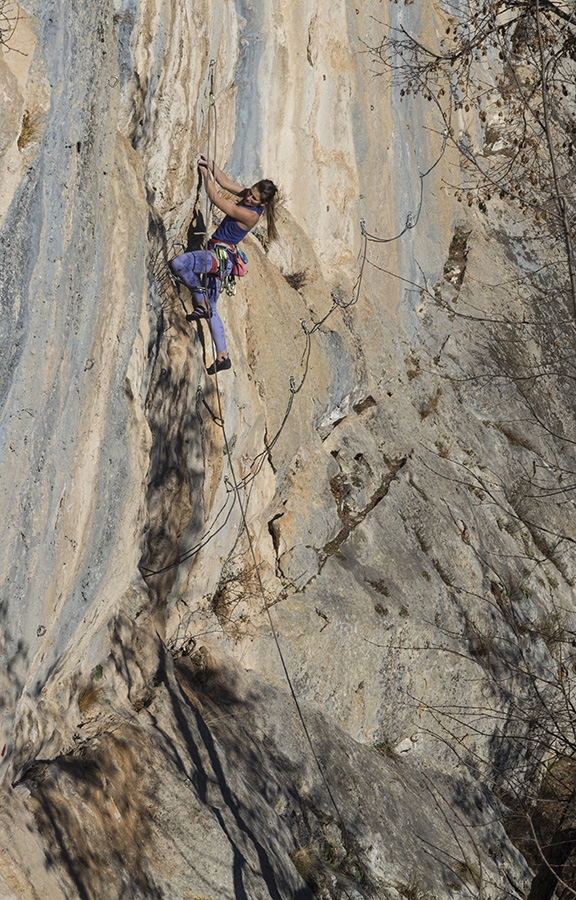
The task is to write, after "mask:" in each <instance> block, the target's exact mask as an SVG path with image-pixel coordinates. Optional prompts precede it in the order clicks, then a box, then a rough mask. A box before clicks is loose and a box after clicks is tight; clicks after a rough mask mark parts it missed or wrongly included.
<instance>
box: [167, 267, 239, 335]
mask: <svg viewBox="0 0 576 900" xmlns="http://www.w3.org/2000/svg"><path fill="white" fill-rule="evenodd" d="M170 268H171V269H172V271H173V272H174V273H175V274H176V275H177V276H178V278H180V280H181V281H183V282H184V284H185V285H186V287H187V288H189V290H190V292H191V294H192V298H193V300H194V306H199V305H203V304H204V301H205V300H206V296H208V303H209V304H210V309H211V310H212V318H211V319H209V320H208V322H209V324H210V331H211V332H212V337H213V338H214V344H215V346H216V352H217V353H223V352H224V351H225V350H226V335H225V334H224V325H223V324H222V319H221V318H220V316H219V315H218V313H217V311H216V303H217V302H218V296H219V293H220V291H219V280H218V276H217V274H215V273H217V272H218V261H217V259H216V257H215V255H214V254H213V253H211V252H210V250H194V251H192V252H191V253H180V255H179V256H176V257H175V258H174V259H173V260H172V261H171V263H170ZM231 271H232V262H231V261H230V260H228V274H230V272H231ZM200 275H204V276H205V279H204V280H205V282H206V287H204V286H203V285H202V281H201V280H200V277H199V276H200Z"/></svg>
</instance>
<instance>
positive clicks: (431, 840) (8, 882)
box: [0, 0, 576, 900]
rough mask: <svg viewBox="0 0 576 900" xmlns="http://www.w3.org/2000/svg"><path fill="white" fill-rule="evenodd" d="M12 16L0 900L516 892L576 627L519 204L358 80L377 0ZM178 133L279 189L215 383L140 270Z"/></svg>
mask: <svg viewBox="0 0 576 900" xmlns="http://www.w3.org/2000/svg"><path fill="white" fill-rule="evenodd" d="M7 5H8V7H10V11H11V15H13V16H15V17H17V19H18V21H17V24H16V27H15V29H14V31H13V33H12V34H11V36H10V39H9V41H8V43H7V44H6V45H5V46H2V47H0V53H1V55H0V122H1V124H2V127H1V129H0V175H1V179H2V192H1V195H0V303H1V309H2V316H1V319H0V340H1V347H2V353H1V356H0V409H1V426H0V427H1V432H0V436H1V442H0V447H1V457H0V492H1V497H2V509H3V511H4V529H3V541H2V544H1V546H0V572H1V575H2V595H1V605H0V623H1V626H2V630H1V634H2V636H1V638H0V641H1V644H0V646H1V656H0V686H1V688H2V692H1V696H2V717H1V720H0V783H1V785H2V788H1V796H0V897H5V898H18V900H28V898H37V897H42V898H43V900H52V898H54V900H57V898H58V900H60V898H67V900H72V898H81V900H92V898H94V900H95V898H99V900H113V898H114V900H115V898H129V897H130V898H132V897H133V898H146V900H149V898H164V897H166V898H167V897H170V898H173V900H179V898H182V900H184V898H193V900H220V898H222V900H224V898H230V897H235V898H237V900H243V898H250V900H257V898H262V900H264V898H272V900H281V898H298V900H305V898H309V897H311V896H312V895H313V893H315V894H317V895H318V896H321V897H324V898H329V897H334V898H341V897H345V896H346V897H349V898H350V897H353V898H376V897H378V898H387V900H398V898H399V897H400V896H404V897H406V898H408V900H426V898H432V897H435V898H437V900H443V898H451V897H454V896H465V895H467V896H482V897H486V898H488V897H490V898H504V897H512V896H514V897H517V896H519V894H521V892H522V891H524V890H525V889H526V887H527V885H528V884H529V882H530V878H531V871H530V868H529V865H528V863H527V862H526V860H525V859H524V857H523V856H522V855H521V854H520V852H519V851H518V850H517V849H516V846H515V845H514V844H513V843H512V841H511V839H510V838H509V837H508V834H507V832H506V830H505V828H504V814H503V805H502V804H503V803H504V802H505V801H506V798H505V796H504V794H505V793H506V791H507V790H508V791H509V790H510V784H511V783H512V781H514V784H516V783H517V782H518V783H520V782H522V781H523V779H528V778H529V777H530V773H529V765H528V763H527V762H526V759H527V758H528V757H529V753H528V751H527V750H526V747H528V746H529V745H528V744H526V745H524V744H522V741H523V740H524V730H526V732H528V731H529V728H528V725H527V724H526V723H527V719H526V720H525V719H522V720H521V721H520V724H519V719H518V709H519V708H520V707H522V706H523V705H524V708H526V709H528V708H529V707H530V704H531V703H533V702H534V696H533V693H531V688H530V685H531V684H532V685H533V684H534V678H533V677H532V678H531V677H528V676H527V675H526V665H528V663H526V660H529V665H528V670H529V672H530V673H532V674H534V673H536V676H535V677H537V678H538V679H541V680H542V683H544V682H545V683H546V684H547V685H548V686H549V687H550V686H551V685H556V684H562V685H567V684H568V683H569V680H570V679H571V678H572V673H573V662H572V657H571V656H570V655H569V653H568V651H567V650H566V649H565V648H567V647H568V645H569V641H570V635H573V634H574V633H576V625H575V621H574V619H575V614H576V610H575V604H574V595H573V588H572V585H573V581H574V577H576V556H575V554H574V549H573V548H574V544H575V541H576V533H575V526H574V517H573V514H572V507H571V499H570V497H569V495H568V494H566V483H565V482H563V478H564V477H568V476H569V474H570V473H572V472H573V471H574V465H575V462H576V461H575V460H574V459H573V457H574V446H575V444H574V442H573V439H572V438H573V434H574V418H573V403H572V391H571V386H570V385H571V382H570V379H569V378H568V377H566V378H564V377H560V376H559V377H558V378H557V379H556V381H555V382H554V384H552V381H551V380H550V378H548V380H545V379H544V377H542V378H540V379H539V380H538V379H536V380H534V378H535V373H537V374H542V373H544V374H547V373H548V374H549V373H550V371H551V369H550V365H549V364H550V360H549V359H548V358H544V357H545V352H544V351H543V349H542V344H541V342H539V339H538V335H539V332H541V331H542V329H544V327H546V328H548V327H549V319H546V315H548V313H546V311H545V310H544V309H543V308H542V305H541V300H540V294H539V293H538V291H539V288H538V284H537V274H536V264H535V262H534V259H532V258H531V256H530V253H531V252H532V251H531V250H530V246H531V245H530V244H529V242H528V241H527V237H526V229H525V226H524V225H523V224H522V222H521V221H520V219H519V218H518V216H517V213H516V212H514V210H512V209H511V208H510V207H509V206H508V205H507V204H506V203H505V202H504V201H499V200H497V199H494V201H493V205H492V207H491V214H490V216H486V215H484V214H483V213H482V212H480V211H478V210H477V209H476V208H474V207H465V208H464V210H463V207H462V206H461V205H460V204H459V203H458V202H457V200H456V199H455V197H454V190H453V188H452V187H449V186H453V185H456V186H457V183H458V179H459V178H460V170H459V165H460V163H459V157H458V154H457V151H456V149H455V148H454V147H451V146H450V145H448V144H446V134H444V132H443V130H442V126H441V123H439V121H438V120H437V118H436V117H435V113H434V109H433V108H432V106H431V105H430V104H428V103H426V101H425V100H424V99H416V100H415V101H414V103H413V104H407V103H406V102H401V99H400V94H399V91H397V90H396V89H385V84H384V81H383V79H381V78H378V77H375V76H374V66H375V65H376V61H375V60H374V58H373V54H370V53H368V52H366V50H367V48H368V47H373V46H377V45H378V44H379V42H380V41H381V40H382V37H383V33H384V28H385V26H386V24H387V22H388V18H387V17H388V15H389V11H388V10H385V11H384V10H382V9H381V7H382V4H381V3H379V2H377V0H368V2H366V3H364V4H363V5H362V7H361V8H360V7H358V8H357V7H356V6H355V5H354V4H351V3H347V2H344V0H337V2H336V3H334V2H332V3H325V2H315V3H312V2H310V0H296V2H290V3H288V2H286V0H274V2H270V3H263V2H259V0H254V2H244V0H242V2H240V0H238V2H236V3H233V2H229V0H213V2H211V3H207V2H204V0H190V2H188V3H176V2H174V0H114V2H109V0H103V2H95V0H83V2H74V0H65V2H60V3H52V2H37V0H26V2H22V3H21V4H20V5H19V6H18V5H17V4H16V2H15V0H14V2H9V3H8V4H7ZM390 15H391V16H392V22H393V24H394V23H396V24H402V25H404V26H405V27H406V28H408V29H410V30H411V31H412V32H414V33H417V34H419V35H421V37H422V39H423V40H427V41H430V42H432V43H434V41H435V40H437V36H438V33H439V31H440V30H441V29H442V28H443V26H444V24H445V12H444V11H443V9H442V8H441V6H440V5H438V6H437V5H436V4H433V5H432V6H431V7H430V9H429V10H427V11H425V12H424V11H422V10H420V9H419V8H418V5H417V4H413V5H406V6H405V7H402V8H397V7H395V6H391V8H390ZM200 153H206V154H208V155H209V156H215V157H216V159H217V162H218V163H219V164H221V165H222V167H223V168H224V169H225V170H226V171H227V172H229V174H230V175H231V176H232V177H233V178H234V179H236V180H237V181H239V182H240V183H245V184H252V183H253V182H254V181H256V180H257V179H259V178H260V177H269V178H272V179H273V180H274V181H275V182H277V183H278V184H279V185H280V186H281V188H282V195H283V203H282V206H281V208H280V210H279V214H278V228H279V232H280V239H279V241H278V242H276V243H274V244H269V243H268V241H267V239H266V236H265V232H264V229H263V227H262V226H258V228H257V229H256V230H255V232H254V233H253V234H251V235H249V236H248V237H247V238H246V240H245V242H244V245H245V247H246V249H247V252H248V255H249V260H250V261H249V273H248V275H247V277H246V278H245V279H243V280H242V281H241V282H239V284H238V286H237V292H236V295H235V296H234V297H230V298H229V297H226V296H225V295H222V297H221V299H220V300H219V309H220V311H221V316H222V319H223V321H224V325H225V329H226V334H227V338H228V344H229V349H230V356H231V358H232V361H233V366H232V369H231V370H230V371H227V372H223V373H221V374H220V375H219V376H218V378H214V377H211V376H209V375H207V374H206V367H207V366H208V365H209V364H210V362H211V361H212V359H213V351H212V345H211V339H210V333H209V329H208V328H207V327H206V322H203V323H199V324H198V325H197V326H196V325H189V324H188V323H187V322H186V319H185V314H186V312H187V311H190V309H191V298H190V295H189V293H188V292H187V290H186V289H185V288H184V287H182V286H178V285H176V284H174V283H173V282H172V280H171V279H170V277H169V272H168V267H167V261H168V260H169V259H170V258H172V257H173V256H174V255H175V254H176V253H178V252H181V250H182V248H183V247H184V246H186V239H187V237H186V235H187V229H188V225H189V223H190V220H191V217H192V215H193V212H194V208H195V205H198V204H199V206H200V208H201V209H202V211H203V213H204V215H205V216H206V217H207V218H208V219H209V222H212V224H213V223H214V221H216V219H215V218H214V215H213V212H212V211H211V210H210V209H209V208H208V206H207V205H206V202H205V196H204V194H203V193H200V194H198V193H197V186H198V172H197V168H196V162H197V159H198V156H199V154H200ZM361 221H362V222H363V223H364V225H363V226H361ZM543 234H544V232H542V234H541V235H537V236H536V238H538V239H540V238H542V241H544V238H543V237H542V235H543ZM366 235H372V237H377V238H378V239H380V240H382V241H384V242H383V243H376V242H374V241H372V240H370V241H368V240H367V237H366ZM458 235H460V239H459V241H458V240H456V238H457V236H458ZM462 235H464V236H465V237H462ZM536 238H535V240H536ZM388 239H390V240H388ZM554 253H556V249H554V248H552V249H550V259H553V257H554ZM525 275H529V276H530V278H531V282H530V284H531V285H532V287H531V288H530V289H528V288H526V287H525V282H522V284H523V285H524V286H523V287H517V285H518V284H520V283H521V280H522V279H523V277H524V276H525ZM513 284H514V285H516V286H515V287H514V288H512V287H511V285H513ZM503 310H505V313H503ZM549 315H550V316H551V315H552V313H550V314H549ZM527 320H530V323H531V325H530V327H532V326H533V330H532V331H531V332H530V334H528V336H526V334H527V332H526V333H524V332H523V337H522V339H521V340H520V339H518V336H517V333H516V332H515V331H514V329H513V327H512V324H511V323H514V322H526V321H527ZM494 322H497V323H499V328H498V329H497V328H495V327H494ZM547 377H548V375H547ZM528 382H529V383H528ZM511 647H512V648H513V653H514V660H515V662H514V664H512V663H511V662H510V664H509V666H508V667H507V668H506V667H504V666H503V664H502V660H503V659H504V658H505V656H506V654H507V653H508V651H509V648H511ZM502 648H504V649H502ZM562 648H564V649H562ZM510 652H512V651H510ZM558 654H560V656H559V655H558ZM562 654H564V655H562ZM567 654H568V655H567ZM506 659H508V656H506ZM499 686H502V691H500V689H499ZM550 690H551V688H550ZM564 690H565V689H564V687H562V691H564ZM566 691H567V688H566ZM563 696H564V694H563ZM546 697H547V698H548V694H547V695H546ZM550 697H551V699H550V700H549V701H548V699H547V700H546V702H550V703H555V702H556V701H557V694H554V693H552V694H551V695H550ZM530 708H532V707H530ZM472 710H475V711H477V713H476V714H475V716H474V726H473V727H471V726H470V722H469V719H468V714H469V713H470V711H472ZM528 718H529V717H528ZM519 732H520V737H518V733H519ZM512 733H514V734H516V736H517V737H516V742H515V743H514V741H513V740H512V738H510V737H509V736H510V735H511V734H512ZM498 754H500V755H498ZM506 754H507V755H506ZM504 755H506V761H507V762H506V765H507V766H509V769H508V768H507V769H506V771H507V772H508V771H510V772H513V775H510V777H509V781H505V780H504V781H503V782H502V785H501V789H502V790H501V792H500V793H498V792H497V791H495V790H493V788H494V784H493V779H492V780H490V779H489V778H488V776H487V772H488V771H492V768H491V766H493V765H496V763H498V764H500V762H501V761H502V759H503V758H504ZM507 777H508V776H507ZM504 782H505V783H504ZM480 888H482V890H483V891H484V893H482V894H480V893H478V891H480Z"/></svg>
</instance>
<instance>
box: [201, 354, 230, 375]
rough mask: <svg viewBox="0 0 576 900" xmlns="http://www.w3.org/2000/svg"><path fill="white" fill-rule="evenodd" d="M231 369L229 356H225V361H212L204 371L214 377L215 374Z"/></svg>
mask: <svg viewBox="0 0 576 900" xmlns="http://www.w3.org/2000/svg"><path fill="white" fill-rule="evenodd" d="M231 368H232V360H231V359H230V357H229V356H227V357H226V359H216V360H214V362H213V363H212V365H211V366H208V368H207V369H206V371H207V372H208V374H209V375H215V374H216V372H223V371H224V370H225V369H231Z"/></svg>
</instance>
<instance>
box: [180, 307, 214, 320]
mask: <svg viewBox="0 0 576 900" xmlns="http://www.w3.org/2000/svg"><path fill="white" fill-rule="evenodd" d="M211 317H212V313H211V311H210V310H209V309H204V307H203V306H195V307H194V309H193V310H192V312H191V313H188V315H187V316H186V321H187V322H197V321H198V319H210V318H211Z"/></svg>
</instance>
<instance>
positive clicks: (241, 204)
mask: <svg viewBox="0 0 576 900" xmlns="http://www.w3.org/2000/svg"><path fill="white" fill-rule="evenodd" d="M198 166H199V169H200V171H201V173H202V175H203V177H204V184H205V187H206V192H207V194H208V197H209V198H210V200H211V201H212V203H213V204H214V205H215V206H217V207H218V209H220V210H222V212H223V213H224V219H223V220H222V222H221V223H220V225H219V226H218V228H217V229H216V231H215V232H214V234H213V235H212V237H211V238H210V241H209V242H208V249H207V250H195V251H192V252H190V253H181V254H180V255H179V256H177V257H175V259H173V260H172V261H171V263H170V267H171V268H172V271H173V272H174V273H175V274H176V275H177V276H178V278H179V279H180V280H181V281H183V282H184V284H185V285H186V287H188V288H189V289H190V291H191V293H192V299H193V302H194V310H193V312H192V313H190V315H188V316H186V318H187V319H188V321H196V320H197V319H208V321H209V323H210V331H211V332H212V337H213V338H214V344H215V346H216V360H215V361H214V363H213V364H212V365H211V366H210V367H209V368H208V374H209V375H214V374H215V373H216V372H221V371H222V370H223V369H229V368H230V366H231V365H232V363H231V362H230V357H229V356H228V350H227V348H226V336H225V334H224V326H223V324H222V320H221V318H220V316H219V315H218V312H217V311H216V302H217V300H218V294H219V289H218V280H217V277H216V276H217V273H218V271H219V261H218V258H217V256H216V253H215V252H214V247H215V246H216V245H217V244H220V245H223V246H224V247H225V249H226V250H227V251H228V262H227V274H230V272H231V271H232V264H233V259H234V252H235V248H236V245H237V244H239V243H240V241H241V240H242V239H243V238H245V237H246V235H247V234H248V232H249V231H251V230H252V229H253V228H254V226H255V225H256V224H257V222H258V220H259V219H260V216H261V215H262V213H263V212H264V213H265V215H266V226H267V232H268V239H269V240H270V241H273V240H276V238H277V236H278V234H277V231H276V223H275V213H276V200H277V193H278V189H277V188H276V185H275V184H274V183H273V182H272V181H269V180H268V179H264V180H262V181H257V182H256V184H254V185H252V187H251V188H243V187H242V186H241V185H239V184H236V182H234V181H232V180H231V179H230V178H228V176H227V175H225V174H224V172H223V171H222V170H221V169H219V168H218V166H217V165H216V164H215V163H214V162H213V161H212V160H209V159H207V157H205V156H204V155H202V156H201V157H200V160H199V162H198ZM214 180H216V181H217V182H218V184H219V185H220V187H222V188H224V190H225V191H228V192H229V193H231V194H235V195H236V196H237V197H239V198H240V199H239V200H238V201H237V202H236V203H234V202H232V201H231V200H226V198H225V197H221V196H220V194H219V193H218V189H217V187H216V185H215V183H214ZM200 275H205V276H207V277H206V279H205V280H206V286H204V285H203V284H202V281H201V279H200V277H199V276H200ZM209 276H212V277H209Z"/></svg>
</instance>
